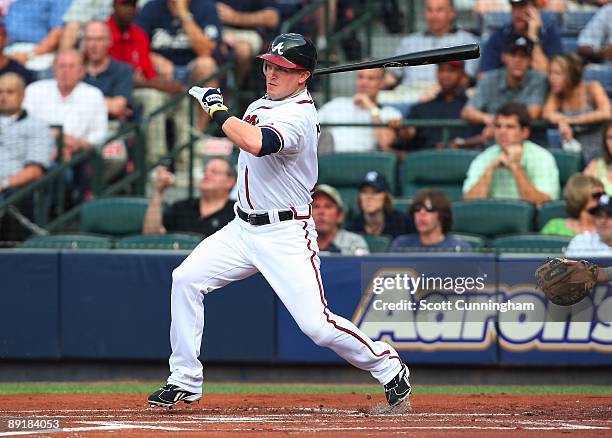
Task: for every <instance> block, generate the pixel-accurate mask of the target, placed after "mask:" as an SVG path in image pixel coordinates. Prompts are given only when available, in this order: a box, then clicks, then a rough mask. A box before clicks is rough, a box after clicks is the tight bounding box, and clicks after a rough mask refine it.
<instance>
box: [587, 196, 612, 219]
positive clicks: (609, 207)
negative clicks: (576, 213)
mask: <svg viewBox="0 0 612 438" xmlns="http://www.w3.org/2000/svg"><path fill="white" fill-rule="evenodd" d="M602 211H605V212H606V213H607V214H608V215H610V216H612V198H611V197H610V196H609V195H601V196H600V197H599V199H598V200H597V206H595V207H593V208H591V209H590V210H589V213H591V214H599V213H601V212H602Z"/></svg>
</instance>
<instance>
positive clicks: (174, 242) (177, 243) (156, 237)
mask: <svg viewBox="0 0 612 438" xmlns="http://www.w3.org/2000/svg"><path fill="white" fill-rule="evenodd" d="M203 238H204V236H201V235H200V234H191V233H168V234H147V235H144V234H139V235H136V236H128V237H123V238H121V239H118V240H117V241H116V242H115V248H117V249H188V250H191V249H193V248H195V247H196V246H198V244H199V243H200V242H201V241H202V239H203Z"/></svg>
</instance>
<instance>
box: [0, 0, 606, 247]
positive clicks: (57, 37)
mask: <svg viewBox="0 0 612 438" xmlns="http://www.w3.org/2000/svg"><path fill="white" fill-rule="evenodd" d="M307 3H309V2H308V1H307V0H249V1H236V0H220V1H213V0H53V1H51V0H45V1H39V2H37V3H36V6H33V5H34V2H29V1H26V0H12V1H7V2H3V3H2V9H1V11H0V14H1V15H2V19H1V21H0V75H1V76H0V78H1V80H0V82H1V83H2V86H3V87H4V86H5V85H6V83H9V84H10V86H11V87H13V88H16V91H15V93H17V94H19V93H20V91H19V90H22V91H21V96H22V97H21V99H22V100H23V110H21V109H20V110H19V111H23V113H20V114H22V115H21V116H15V115H14V114H12V113H11V114H12V115H11V114H9V113H5V111H6V110H5V109H2V111H3V114H2V123H3V126H4V124H5V123H8V122H7V121H8V120H10V121H11V123H14V124H15V125H19V124H18V123H17V122H19V123H22V118H24V117H25V118H26V120H30V119H31V120H37V121H40V122H42V123H45V124H46V125H48V126H61V130H58V129H53V130H52V131H49V132H52V133H53V135H54V136H55V142H56V144H57V143H58V142H59V140H61V143H62V144H63V157H61V158H63V159H64V160H70V159H71V158H72V157H73V156H74V155H75V153H77V152H79V151H81V150H87V149H91V148H94V147H100V148H101V149H100V150H101V151H102V156H103V157H104V158H105V159H107V162H106V165H105V179H106V180H110V179H111V178H112V177H113V176H114V175H116V174H117V173H120V172H121V171H123V172H126V171H129V170H128V169H129V163H128V161H129V156H128V151H127V150H126V144H125V143H122V144H121V147H120V148H117V147H115V148H102V144H103V140H104V139H105V138H107V137H108V136H109V135H110V134H112V133H114V132H117V130H118V129H120V127H121V126H122V125H124V124H125V123H128V122H131V121H138V120H139V118H140V117H142V116H147V115H149V114H151V113H152V112H153V111H155V110H156V109H157V108H159V107H160V106H161V105H163V104H164V103H166V102H168V100H170V99H171V98H172V97H173V96H176V95H178V94H180V93H181V92H183V91H184V90H185V89H186V88H187V87H188V86H189V85H190V84H192V83H194V82H198V81H201V80H202V79H204V78H206V77H208V76H210V75H212V74H213V73H214V72H215V71H216V69H217V68H218V66H219V65H220V64H221V63H223V62H226V61H233V62H234V65H235V81H237V82H236V86H238V87H255V89H257V86H258V81H257V79H256V78H257V77H259V73H258V72H257V71H256V69H255V67H256V66H257V64H255V63H254V60H255V56H256V55H257V54H258V53H261V52H262V51H264V50H266V49H267V45H268V44H269V42H270V40H271V37H272V36H273V35H275V34H276V33H277V32H278V30H279V28H280V25H281V24H282V23H283V21H285V20H287V19H288V18H289V17H290V16H292V15H293V14H294V13H296V12H298V11H299V10H300V9H301V8H303V7H304V6H305V5H306V4H307ZM463 3H465V2H463ZM463 3H462V5H463ZM585 3H588V5H585ZM608 3H610V2H609V1H606V0H597V1H592V2H577V1H571V0H566V1H563V0H555V1H548V2H541V1H538V0H477V1H474V2H472V5H473V9H472V13H473V16H474V26H471V27H469V26H468V27H466V26H464V28H462V27H461V26H460V25H459V24H458V20H457V17H458V14H457V10H456V7H455V4H454V2H453V1H452V0H425V1H424V3H423V5H422V10H423V24H424V27H425V29H424V30H423V31H418V32H414V33H409V34H405V35H403V36H402V37H401V39H398V44H397V47H396V48H395V51H396V52H397V53H398V54H399V53H406V52H416V51H421V50H427V49H434V48H439V47H445V46H452V45H461V44H470V43H479V44H480V45H481V48H482V56H481V57H480V59H478V60H468V61H465V62H464V61H453V62H446V63H442V64H439V65H427V66H418V67H403V68H390V69H386V70H385V69H369V70H362V71H359V72H357V73H356V80H355V89H356V92H355V93H354V94H353V95H352V96H351V95H348V96H341V97H336V98H334V99H332V100H330V101H329V102H321V101H318V102H317V103H318V105H319V107H320V110H319V118H320V122H321V124H322V125H323V126H322V133H321V138H320V148H319V152H320V154H321V155H324V154H326V153H327V154H342V153H346V152H374V151H384V152H388V153H394V154H396V155H397V157H398V159H399V163H400V166H402V165H403V164H405V162H406V161H409V160H410V154H411V153H412V152H414V151H419V150H433V149H444V148H465V149H467V148H470V149H476V150H478V151H480V153H479V154H478V155H477V156H476V158H475V159H474V160H473V162H472V163H471V165H470V166H469V169H468V171H467V174H466V176H465V181H464V182H463V197H464V199H485V198H504V199H520V200H523V201H528V202H531V203H533V204H535V205H536V206H537V207H539V206H541V205H542V204H543V203H545V202H547V201H550V200H556V199H559V198H560V196H561V193H564V196H565V199H566V201H567V204H568V212H569V214H570V218H569V219H564V222H563V224H561V222H560V221H557V222H556V223H555V224H550V225H548V226H547V227H545V229H544V231H543V232H546V233H550V234H555V233H556V234H563V235H571V233H576V234H578V233H579V232H581V231H589V230H590V231H593V229H594V226H595V225H594V224H595V222H594V220H595V219H594V218H595V216H593V215H592V211H594V210H593V208H594V207H593V205H592V203H593V202H594V201H593V200H592V199H591V198H588V196H587V195H586V191H588V190H587V189H585V187H590V188H591V190H594V187H596V184H595V182H594V180H595V179H597V180H600V181H601V184H602V187H603V190H605V192H607V193H608V194H611V192H612V189H611V188H610V187H612V172H611V169H612V158H611V157H612V139H610V137H611V135H612V134H611V131H612V128H610V124H609V120H610V118H611V116H612V112H611V111H612V110H611V108H610V93H611V92H612V91H611V90H609V89H606V88H605V86H604V85H605V84H602V83H599V82H597V81H594V80H591V79H588V78H585V71H586V70H585V68H587V66H589V65H590V64H589V63H598V64H599V65H600V66H602V67H605V66H608V68H609V69H608V74H611V73H610V72H612V64H610V62H612V29H610V25H611V24H610V23H611V22H612V4H608ZM41 5H42V6H41ZM361 6H363V5H362V3H361V2H345V1H341V0H332V1H329V2H327V7H328V11H327V13H324V12H323V7H321V8H319V10H318V11H317V13H316V14H314V15H313V16H312V17H305V18H304V20H302V22H300V23H298V24H297V27H296V30H298V31H300V32H302V33H305V34H307V35H308V36H309V37H311V38H312V39H313V40H315V41H316V42H317V45H318V47H319V50H320V52H321V55H322V57H324V58H326V59H337V54H334V53H328V52H326V51H325V50H324V49H325V48H326V47H327V45H328V41H327V40H326V38H325V33H324V29H325V28H326V27H330V28H331V29H336V30H337V29H340V28H341V27H342V26H344V25H346V24H347V23H348V22H350V20H351V19H353V18H354V15H355V13H356V12H357V11H358V9H359V8H360V7H361ZM390 6H391V7H392V9H393V8H396V3H395V2H393V5H390ZM386 9H389V8H386ZM386 9H385V8H382V10H386ZM576 9H579V10H591V11H592V12H593V16H592V18H591V19H590V21H589V22H588V24H587V25H586V26H584V29H583V30H582V31H580V34H579V35H576V40H575V46H574V50H571V51H570V52H571V53H569V52H568V50H566V49H565V48H564V45H563V42H564V41H563V36H562V32H561V26H560V25H559V24H560V22H561V21H560V17H561V15H562V14H565V13H567V12H568V11H572V10H576ZM388 12H389V11H386V13H387V14H388ZM396 12H397V11H396ZM500 12H501V13H505V14H506V21H504V22H503V23H501V24H498V25H497V26H494V27H493V28H490V27H488V26H489V24H490V22H489V19H490V16H491V15H490V14H491V13H500ZM326 16H328V17H329V19H330V22H329V23H328V26H326V23H325V22H324V17H326ZM383 21H384V24H385V25H386V26H387V28H389V29H394V30H393V32H398V25H397V23H395V24H393V23H392V21H393V20H391V21H389V17H388V16H387V17H383ZM26 23H27V25H25V24H26ZM351 35H352V36H351V37H350V38H349V39H348V40H346V39H345V40H344V41H343V43H342V46H343V47H342V48H343V49H344V51H345V53H344V55H345V57H346V58H348V59H358V57H359V56H362V55H355V54H356V53H359V52H360V51H361V50H360V48H359V47H358V46H359V44H358V43H359V42H358V41H357V40H358V38H356V37H355V35H354V34H351ZM322 49H323V50H322ZM335 57H336V58H335ZM222 80H223V79H215V80H211V81H209V82H208V83H207V84H206V85H207V86H219V85H222ZM259 85H261V84H259ZM316 87H317V84H316V83H315V84H313V88H314V90H315V91H316ZM383 91H384V93H385V96H390V95H391V96H395V97H394V99H392V101H393V102H399V105H397V104H396V105H394V104H386V103H385V102H386V101H387V100H385V99H381V98H380V96H381V93H382V92H383ZM3 92H4V91H3V89H0V99H2V98H3V97H2V93H3ZM183 102H185V103H184V104H179V105H177V106H175V107H174V108H172V109H171V110H170V111H167V112H165V113H164V114H163V116H160V117H155V118H153V119H151V120H150V123H148V124H147V130H146V138H147V149H146V151H145V153H146V162H147V164H148V165H149V166H151V165H154V164H156V163H158V162H159V161H160V159H161V158H162V157H164V156H166V155H167V154H168V153H169V152H170V151H172V149H174V148H175V147H177V146H180V145H182V144H184V143H186V142H187V141H188V140H189V136H190V135H192V133H193V132H194V129H193V127H194V126H195V128H196V131H202V130H204V129H206V127H207V120H208V119H207V118H206V117H204V115H203V114H201V113H200V117H199V118H198V120H189V112H188V106H187V105H188V103H187V100H184V101H183ZM19 106H20V108H21V102H20V105H19ZM198 110H199V109H198ZM15 111H16V110H15ZM15 114H16V112H15ZM24 114H25V115H27V117H26V116H24ZM5 119H6V120H5ZM436 119H438V120H445V119H455V120H463V121H465V122H468V124H467V125H465V126H460V127H453V128H451V129H450V130H449V131H448V132H447V133H443V130H442V129H440V128H439V127H436V126H433V127H424V126H418V125H417V126H412V125H411V124H410V122H411V121H415V122H416V121H421V120H430V121H431V120H436ZM533 122H540V125H538V126H544V124H545V123H548V127H549V129H548V130H546V129H542V128H540V129H536V128H533V127H532V123H533ZM606 123H607V124H606ZM334 124H364V125H373V126H371V127H370V126H364V127H355V126H345V127H342V126H336V127H334V126H333V125H334ZM330 125H331V126H330ZM38 131H39V132H38V134H39V135H41V134H42V133H44V132H47V131H46V130H38ZM555 132H556V133H557V134H555ZM60 134H61V138H59V135H60ZM8 135H11V130H8V131H7V132H5V131H4V130H3V131H2V141H3V143H6V142H8V143H10V142H11V140H10V138H9V139H7V136H8ZM555 135H556V137H555ZM602 136H603V141H602ZM555 138H558V139H559V144H558V145H553V143H554V141H552V140H554V139H555ZM37 141H38V140H37ZM15 144H17V143H15ZM38 145H40V142H39V141H38ZM22 147H23V148H24V150H23V151H20V153H19V154H17V155H14V156H12V157H11V159H12V160H13V161H14V162H13V163H12V164H11V166H8V165H6V164H5V163H1V164H0V169H1V170H3V172H2V175H0V176H2V182H3V185H0V194H2V193H6V192H7V190H8V187H11V188H13V186H15V187H19V186H21V185H23V184H26V183H27V182H29V181H32V180H34V179H36V178H40V177H41V176H42V175H43V174H44V172H45V171H46V170H47V169H48V168H50V167H53V166H54V165H56V163H57V160H58V158H59V157H58V156H57V150H56V149H55V147H54V146H50V147H49V148H48V149H49V151H48V156H47V157H46V158H45V159H43V157H41V156H40V155H39V156H38V157H37V158H36V160H33V159H32V160H31V159H28V158H27V157H29V154H30V153H33V152H32V151H30V150H29V145H23V146H22ZM551 147H559V148H561V149H564V150H568V151H574V152H580V153H581V154H582V159H583V162H584V163H585V164H588V165H587V166H586V167H585V170H584V173H585V174H587V175H589V179H588V181H586V182H585V181H583V179H580V178H572V179H570V180H569V182H568V184H567V185H566V187H562V186H561V185H560V179H559V169H558V168H557V164H556V162H555V159H554V157H553V155H552V154H551V153H550V151H549V150H550V148H551ZM34 149H35V150H36V153H37V154H41V150H42V149H41V148H40V147H39V146H36V147H34ZM117 156H119V158H120V159H117ZM19 157H21V158H19ZM8 162H10V160H9V159H8V158H7V163H8ZM32 162H33V163H34V164H32ZM185 165H186V162H184V160H182V159H181V157H177V160H176V161H175V166H174V167H175V168H174V169H172V170H173V171H174V170H177V171H182V172H185V171H186V169H185ZM113 166H118V167H113ZM230 168H231V164H230V163H229V162H225V161H224V160H210V161H209V162H208V164H207V165H206V169H205V171H204V175H203V176H202V180H201V182H200V197H199V199H195V200H194V199H191V200H186V201H180V202H179V203H177V204H175V205H173V206H172V207H171V208H170V209H169V210H167V211H166V213H163V208H162V205H163V194H164V192H165V190H166V188H167V187H168V186H169V184H171V182H172V181H173V178H174V176H173V175H172V174H171V173H170V170H171V169H167V168H163V167H160V168H159V169H158V171H157V174H156V178H155V180H154V181H153V190H152V192H153V194H152V197H151V205H150V208H149V211H148V212H147V217H146V220H145V223H144V224H143V228H144V232H145V233H147V234H151V233H153V234H158V233H164V232H181V231H193V232H197V233H201V234H209V233H210V232H214V230H215V229H216V228H217V227H219V226H222V225H223V224H224V223H226V221H227V220H229V218H231V217H232V215H233V212H232V211H231V208H230V205H231V198H230V192H231V189H232V187H233V182H232V181H233V179H232V178H234V179H235V177H234V174H233V170H232V169H230ZM19 169H28V172H27V175H28V178H26V179H20V178H18V179H14V178H13V177H14V175H15V173H16V172H18V171H19ZM339 171H341V170H340V169H339ZM432 172H435V169H432ZM64 179H65V180H66V182H67V185H68V188H69V190H70V193H69V195H70V196H69V199H70V201H71V202H72V203H73V204H76V203H78V202H82V201H83V200H87V199H89V198H90V197H91V187H90V184H91V181H90V179H91V164H89V163H87V162H85V163H81V164H80V165H78V166H76V167H74V168H73V169H71V171H70V172H68V173H67V174H66V175H65V178H64ZM9 180H10V184H11V185H10V186H9V185H8V184H9ZM574 185H577V187H574ZM356 189H358V194H357V199H356V204H357V211H350V210H349V209H348V208H347V207H346V206H347V205H348V203H349V201H350V203H351V204H352V203H353V201H354V200H348V199H344V200H343V199H342V197H341V196H340V194H339V193H338V191H336V190H335V189H334V188H333V187H330V186H328V185H325V184H323V185H320V186H319V188H318V189H317V190H315V192H314V201H313V207H314V208H313V210H314V211H313V214H314V217H315V219H317V218H319V222H320V224H318V233H319V246H320V249H321V250H325V251H329V252H340V253H343V254H360V253H365V251H367V244H365V241H363V240H359V239H360V235H362V236H374V237H380V236H389V237H390V238H392V239H396V240H395V242H394V243H393V245H392V248H396V249H397V248H405V247H407V246H410V245H412V244H414V245H415V246H416V247H422V248H427V247H431V248H437V249H439V248H447V249H451V248H454V249H455V250H467V249H469V245H467V244H464V242H460V241H459V240H457V238H455V237H454V236H452V234H450V231H451V230H450V228H451V224H452V211H451V209H450V201H449V200H448V198H447V197H445V195H444V193H443V192H438V191H436V190H425V191H423V192H418V193H417V194H415V195H413V196H412V198H413V199H412V201H413V202H412V204H411V206H410V207H409V209H408V210H407V211H399V210H396V209H395V208H394V207H393V202H394V201H393V199H394V198H393V194H394V193H397V192H398V190H396V189H397V188H396V187H391V186H390V185H389V182H388V181H387V179H386V178H385V175H383V174H382V173H379V172H376V171H370V172H368V173H367V174H366V175H364V176H363V181H362V182H361V184H360V185H359V186H358V187H356ZM585 196H586V198H585ZM587 198H588V199H587ZM593 199H594V198H593ZM51 202H53V199H51ZM570 204H572V205H573V206H572V207H570ZM577 205H578V206H580V208H578V207H577ZM23 210H24V212H25V215H26V216H31V211H30V210H31V209H30V208H27V207H24V209H23ZM600 210H601V211H606V209H605V208H602V209H600ZM598 211H599V210H598ZM181 215H184V218H178V216H181ZM5 216H6V215H4V216H3V217H5ZM2 220H5V219H2ZM319 228H320V229H319ZM343 228H346V229H343ZM555 230H556V231H555ZM0 231H2V230H1V228H0ZM21 239H23V236H17V237H14V240H21Z"/></svg>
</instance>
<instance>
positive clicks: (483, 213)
mask: <svg viewBox="0 0 612 438" xmlns="http://www.w3.org/2000/svg"><path fill="white" fill-rule="evenodd" d="M453 216H454V222H455V223H454V226H453V231H455V232H458V233H471V234H482V235H484V236H486V237H489V238H491V237H495V236H498V235H502V234H510V233H528V232H531V231H534V222H535V206H534V205H533V204H531V203H530V202H525V201H520V200H512V199H480V200H473V201H455V202H453Z"/></svg>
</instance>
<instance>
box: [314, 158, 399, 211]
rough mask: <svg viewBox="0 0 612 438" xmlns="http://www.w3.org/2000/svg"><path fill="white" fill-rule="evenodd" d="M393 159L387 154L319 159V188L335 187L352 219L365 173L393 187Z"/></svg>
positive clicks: (394, 170) (394, 177) (395, 163)
mask: <svg viewBox="0 0 612 438" xmlns="http://www.w3.org/2000/svg"><path fill="white" fill-rule="evenodd" d="M396 165H397V158H396V156H395V155H394V154H391V153H387V152H367V153H341V154H330V155H321V156H320V157H319V184H329V185H330V186H332V187H335V188H336V189H337V190H338V191H339V192H340V195H341V196H342V199H343V200H344V202H345V203H346V205H347V208H348V209H349V211H347V214H349V215H354V214H355V212H356V210H355V208H356V204H357V196H356V194H357V187H358V186H359V183H360V182H361V180H362V179H363V177H364V176H365V175H366V173H368V172H369V171H372V170H375V171H377V172H380V173H382V174H383V175H385V177H386V178H387V180H388V181H389V185H390V186H391V188H392V189H395V187H396V186H397V178H396V172H397V170H396Z"/></svg>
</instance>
